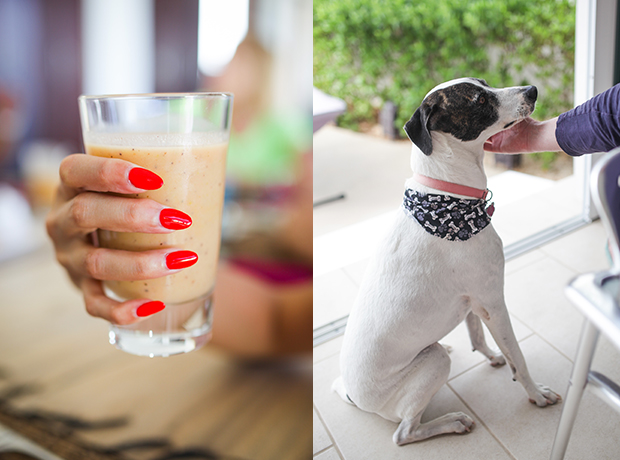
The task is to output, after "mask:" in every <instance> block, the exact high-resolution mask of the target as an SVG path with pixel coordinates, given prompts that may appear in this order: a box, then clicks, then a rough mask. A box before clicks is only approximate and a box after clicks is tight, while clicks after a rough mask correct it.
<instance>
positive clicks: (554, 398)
mask: <svg viewBox="0 0 620 460" xmlns="http://www.w3.org/2000/svg"><path fill="white" fill-rule="evenodd" d="M536 386H537V389H536V394H535V396H534V398H530V402H531V403H532V404H536V405H537V406H538V407H545V406H550V405H552V404H555V403H557V402H559V401H561V400H562V397H561V396H560V395H559V394H557V393H556V392H555V391H553V390H552V389H551V388H549V387H547V386H545V385H542V384H540V383H537V384H536Z"/></svg>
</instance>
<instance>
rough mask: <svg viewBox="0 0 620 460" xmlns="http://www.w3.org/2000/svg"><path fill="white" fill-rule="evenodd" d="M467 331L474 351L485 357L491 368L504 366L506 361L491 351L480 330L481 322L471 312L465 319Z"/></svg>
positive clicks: (499, 354)
mask: <svg viewBox="0 0 620 460" xmlns="http://www.w3.org/2000/svg"><path fill="white" fill-rule="evenodd" d="M465 322H466V324H467V330H468V331H469V339H470V340H471V345H472V347H473V348H474V351H479V352H480V353H482V354H483V355H484V356H486V357H487V359H488V360H489V362H490V363H491V366H493V367H499V366H503V365H504V364H506V360H505V359H504V357H503V356H502V355H501V353H497V352H496V351H494V350H491V349H490V348H489V346H488V345H487V342H486V340H485V338H484V330H483V329H482V321H481V320H480V318H479V317H478V315H476V314H475V313H474V312H473V311H470V312H469V314H468V315H467V318H466V319H465Z"/></svg>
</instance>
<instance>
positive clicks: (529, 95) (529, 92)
mask: <svg viewBox="0 0 620 460" xmlns="http://www.w3.org/2000/svg"><path fill="white" fill-rule="evenodd" d="M523 96H524V97H525V100H526V101H528V102H536V98H537V97H538V88H536V87H535V86H527V87H526V88H525V92H524V93H523Z"/></svg>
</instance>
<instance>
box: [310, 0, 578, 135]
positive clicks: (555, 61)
mask: <svg viewBox="0 0 620 460" xmlns="http://www.w3.org/2000/svg"><path fill="white" fill-rule="evenodd" d="M574 36H575V5H574V0H544V1H543V0H314V85H315V86H316V87H317V88H320V89H322V90H323V91H325V92H327V93H328V94H331V95H334V96H337V97H340V98H342V99H344V100H345V101H346V103H347V106H348V110H347V112H346V113H345V114H344V115H343V116H342V117H340V119H339V124H340V125H341V126H345V127H348V128H352V129H358V127H359V124H360V123H368V122H369V123H376V122H377V119H378V113H379V111H380V109H381V107H382V106H383V103H384V102H385V101H388V100H389V101H393V102H394V103H395V104H396V105H397V106H398V107H399V112H398V117H397V120H396V123H397V126H403V125H404V124H405V122H406V121H407V120H408V119H409V117H410V116H411V114H412V113H413V112H414V111H415V109H416V108H417V107H418V106H419V105H420V102H421V101H422V99H423V98H424V96H425V94H426V93H427V92H428V91H429V90H430V89H432V88H433V87H434V86H435V85H437V84H438V83H441V82H443V81H446V80H450V79H453V78H459V77H465V76H471V77H478V78H484V79H485V80H487V82H488V83H489V84H490V85H491V86H496V87H502V86H513V85H522V84H536V85H537V86H538V89H539V100H538V104H537V109H536V111H535V113H534V117H535V118H537V119H547V118H551V117H554V116H557V115H558V114H559V113H561V112H563V111H566V110H568V109H570V108H571V107H572V94H573V65H574V42H575V39H574Z"/></svg>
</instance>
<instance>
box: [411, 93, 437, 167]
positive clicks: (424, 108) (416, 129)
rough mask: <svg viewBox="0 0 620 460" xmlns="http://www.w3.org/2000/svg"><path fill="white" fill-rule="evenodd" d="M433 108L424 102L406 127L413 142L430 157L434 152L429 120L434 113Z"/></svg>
mask: <svg viewBox="0 0 620 460" xmlns="http://www.w3.org/2000/svg"><path fill="white" fill-rule="evenodd" d="M433 107H434V106H431V105H429V104H425V103H424V102H423V103H422V105H421V106H420V107H418V109H417V110H416V111H415V113H414V114H413V115H412V116H411V118H410V119H409V121H408V122H407V123H405V126H404V130H405V132H406V133H407V136H408V137H409V139H411V142H413V143H414V144H415V145H417V147H418V148H419V149H420V150H422V153H424V155H430V154H431V153H432V152H433V141H432V138H431V133H430V131H429V130H428V119H429V118H430V116H431V113H432V112H433Z"/></svg>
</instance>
